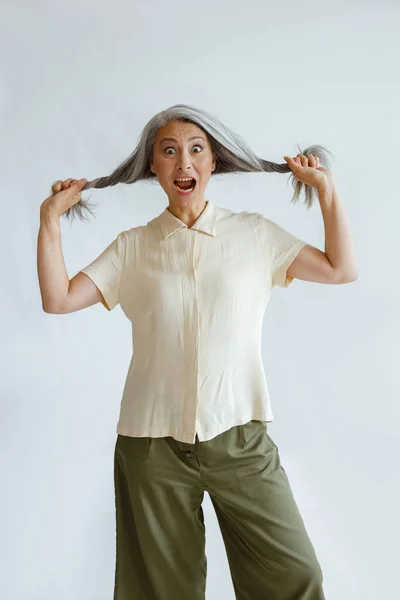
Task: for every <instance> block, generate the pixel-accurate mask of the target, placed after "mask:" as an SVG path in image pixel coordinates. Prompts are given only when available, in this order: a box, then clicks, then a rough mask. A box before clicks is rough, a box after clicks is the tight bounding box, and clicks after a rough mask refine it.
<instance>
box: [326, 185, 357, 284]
mask: <svg viewBox="0 0 400 600" xmlns="http://www.w3.org/2000/svg"><path fill="white" fill-rule="evenodd" d="M318 198H319V202H320V206H321V211H322V218H323V221H324V228H325V254H326V256H327V258H328V260H329V262H330V263H331V265H332V267H333V269H334V270H335V271H336V272H337V273H341V274H342V276H343V278H344V280H350V281H352V280H354V279H357V277H358V274H357V265H356V257H355V253H354V247H353V240H352V236H351V233H350V225H349V222H348V220H347V216H346V213H345V210H344V207H343V205H342V203H341V201H340V199H339V194H338V190H337V187H336V184H335V183H334V182H332V184H331V185H329V186H325V187H323V188H321V189H319V190H318Z"/></svg>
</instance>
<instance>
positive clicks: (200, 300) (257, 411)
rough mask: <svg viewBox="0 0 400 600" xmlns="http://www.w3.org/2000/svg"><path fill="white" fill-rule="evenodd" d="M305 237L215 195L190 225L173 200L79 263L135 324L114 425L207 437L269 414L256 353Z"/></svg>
mask: <svg viewBox="0 0 400 600" xmlns="http://www.w3.org/2000/svg"><path fill="white" fill-rule="evenodd" d="M306 245H307V243H306V242H304V241H302V240H301V239H299V238H297V237H295V236H294V235H293V234H291V233H289V232H288V231H286V230H285V229H283V228H282V227H280V226H279V225H277V224H276V223H275V222H273V221H271V220H269V219H267V218H266V217H264V216H263V215H262V214H261V213H252V212H247V211H244V212H239V213H237V212H233V211H231V210H229V209H227V208H220V207H218V206H216V205H214V204H213V203H212V202H210V201H207V204H206V206H205V208H204V210H203V212H202V213H201V215H200V216H199V217H198V219H197V221H196V222H195V223H194V225H192V227H190V228H189V227H187V225H186V224H185V223H183V222H182V221H181V220H180V219H178V218H177V217H175V216H174V215H173V214H172V213H171V212H170V211H169V210H168V208H165V210H164V211H163V212H162V213H161V214H160V215H159V216H157V217H156V218H154V219H153V220H151V221H150V222H148V223H147V225H140V226H138V227H132V228H131V229H129V230H126V231H122V232H121V233H119V234H118V236H117V237H116V238H115V239H114V241H113V242H111V244H110V245H109V246H108V247H107V248H106V249H105V250H104V251H103V252H102V253H101V254H100V255H99V256H98V257H97V258H95V260H94V261H93V262H91V263H90V264H89V265H88V266H87V267H86V268H84V269H82V272H83V273H85V274H86V275H87V276H89V277H90V279H91V280H92V281H93V282H94V283H95V285H96V286H97V287H98V288H99V290H100V291H101V293H102V295H103V298H104V306H105V307H106V308H107V309H108V310H113V308H114V307H115V306H117V304H120V305H121V308H122V310H123V312H124V313H125V315H126V316H127V318H128V319H129V320H130V321H131V324H132V342H133V354H132V358H131V362H130V365H129V370H128V374H127V378H126V382H125V386H124V391H123V395H122V399H121V407H120V416H119V421H118V424H117V433H119V434H121V435H127V436H134V437H136V436H137V437H143V436H150V437H164V436H172V437H174V438H175V439H176V440H180V441H182V442H189V443H194V442H195V435H196V433H197V435H198V439H199V440H200V441H205V440H210V439H211V438H213V437H215V436H217V435H218V434H220V433H222V432H223V431H225V430H227V429H230V428H231V427H233V426H234V425H241V424H244V423H247V422H248V421H250V420H252V419H257V420H260V421H265V422H269V421H273V420H274V418H273V414H272V409H271V404H270V398H269V393H268V387H267V381H266V376H265V372H264V366H263V361H262V356H261V334H262V324H263V318H264V313H265V309H266V306H267V304H268V301H269V299H270V296H271V292H272V289H273V288H274V286H275V285H278V286H280V287H283V288H286V287H288V286H289V284H290V283H291V282H292V281H293V279H292V278H290V277H288V276H287V275H286V271H287V269H288V267H289V265H290V264H291V263H292V261H293V260H294V259H295V257H296V256H297V254H298V253H299V252H300V250H301V249H302V248H303V247H304V246H306Z"/></svg>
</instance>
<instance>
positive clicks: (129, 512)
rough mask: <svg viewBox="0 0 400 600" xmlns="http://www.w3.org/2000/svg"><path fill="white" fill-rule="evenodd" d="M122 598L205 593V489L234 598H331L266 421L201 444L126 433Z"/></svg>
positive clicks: (119, 546)
mask: <svg viewBox="0 0 400 600" xmlns="http://www.w3.org/2000/svg"><path fill="white" fill-rule="evenodd" d="M114 478H115V479H114V481H115V506H116V567H115V587H114V600H178V599H179V600H204V599H205V588H206V575H207V558H206V555H205V526H204V516H203V509H202V506H201V504H202V501H203V497H204V491H207V492H208V494H209V496H210V499H211V501H212V503H213V506H214V509H215V512H216V516H217V519H218V523H219V526H220V529H221V534H222V538H223V542H224V545H225V548H226V553H227V559H228V563H229V568H230V573H231V577H232V583H233V587H234V591H235V597H236V600H324V598H325V596H324V593H323V588H322V571H321V568H320V565H319V562H318V560H317V557H316V554H315V551H314V548H313V546H312V544H311V541H310V539H309V537H308V535H307V532H306V529H305V526H304V522H303V520H302V517H301V515H300V513H299V510H298V508H297V505H296V502H295V499H294V497H293V494H292V491H291V488H290V484H289V481H288V477H287V475H286V472H285V470H284V468H283V467H282V465H281V463H280V458H279V451H278V448H277V446H276V445H275V443H274V442H273V441H272V439H271V438H270V436H269V435H268V433H267V424H266V423H264V422H262V421H256V420H253V421H249V422H248V423H246V424H245V425H237V426H234V427H232V428H231V429H229V430H227V431H225V432H223V433H221V434H220V435H218V436H216V437H215V438H213V439H211V440H208V441H204V442H200V441H199V440H198V438H197V436H196V440H195V443H194V444H189V443H185V442H179V441H177V440H175V439H174V438H172V437H170V436H169V437H162V438H150V437H142V438H139V437H128V436H122V435H118V438H117V441H116V445H115V471H114Z"/></svg>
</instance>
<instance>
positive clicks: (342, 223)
mask: <svg viewBox="0 0 400 600" xmlns="http://www.w3.org/2000/svg"><path fill="white" fill-rule="evenodd" d="M284 158H285V160H287V162H288V164H289V166H290V168H291V169H292V171H293V172H294V176H296V177H297V179H299V180H300V181H302V182H303V183H306V184H309V185H312V186H313V187H315V188H316V189H317V191H318V199H319V203H320V206H321V211H322V217H323V220H324V227H325V252H322V251H321V250H319V249H318V248H315V247H314V246H311V245H308V246H305V247H304V248H303V249H302V250H301V251H300V252H299V254H298V255H297V256H296V258H295V260H294V261H293V262H292V264H291V265H290V267H289V268H288V275H289V276H291V277H296V278H297V279H303V280H305V281H315V282H318V283H348V282H350V281H355V280H356V279H357V278H358V273H357V265H356V258H355V254H354V248H353V242H352V238H351V234H350V227H349V223H348V220H347V217H346V213H345V211H344V208H343V206H342V204H341V202H340V199H339V194H338V191H337V188H336V182H335V180H334V177H333V174H332V173H331V172H330V171H328V170H327V169H323V168H321V167H319V158H318V157H314V156H313V155H312V154H308V155H307V156H304V155H303V154H298V155H297V157H296V158H294V159H293V158H290V157H288V156H285V157H284Z"/></svg>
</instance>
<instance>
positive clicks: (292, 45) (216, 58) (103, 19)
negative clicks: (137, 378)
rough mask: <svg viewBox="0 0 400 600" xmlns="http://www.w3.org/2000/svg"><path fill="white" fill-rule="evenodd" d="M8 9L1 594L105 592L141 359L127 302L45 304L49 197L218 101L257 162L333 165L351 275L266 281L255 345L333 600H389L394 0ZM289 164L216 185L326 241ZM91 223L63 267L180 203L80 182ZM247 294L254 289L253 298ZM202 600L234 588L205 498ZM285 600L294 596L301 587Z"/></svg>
mask: <svg viewBox="0 0 400 600" xmlns="http://www.w3.org/2000/svg"><path fill="white" fill-rule="evenodd" d="M277 4H278V3H272V2H270V3H269V2H265V1H261V0H259V1H255V0H248V1H246V2H244V3H241V2H237V1H236V2H233V3H232V2H225V1H223V2H211V1H210V0H203V2H201V3H200V4H199V3H187V2H181V1H180V0H178V1H175V2H173V3H172V2H171V3H165V2H160V1H159V0H157V1H155V2H142V3H138V2H136V3H134V4H132V3H131V2H128V1H122V0H116V1H114V2H113V3H110V2H107V3H105V2H100V3H99V2H98V1H96V2H95V1H94V0H90V1H85V2H77V1H76V0H72V1H71V0H70V1H68V2H64V1H61V0H58V1H54V0H52V1H50V0H47V1H44V0H41V1H35V2H31V3H28V2H11V1H4V0H3V2H2V3H1V18H0V32H1V35H0V49H1V59H0V60H1V80H2V85H1V86H0V114H1V121H2V126H1V130H2V135H1V138H2V139H1V163H0V164H1V167H0V170H1V190H2V193H1V201H2V202H1V206H2V212H1V219H0V232H1V249H2V251H1V273H2V276H1V284H2V285H1V289H2V293H1V295H0V302H1V310H0V319H1V356H0V358H1V368H2V376H1V380H0V396H1V412H0V427H1V429H0V444H1V464H0V467H1V494H0V514H1V536H0V540H1V541H0V565H1V576H0V596H1V597H2V598H7V600H54V599H55V598H57V600H71V599H74V600H110V599H111V598H112V590H113V583H114V566H115V563H114V560H115V523H114V518H115V514H114V490H113V474H112V469H113V451H114V444H115V440H116V424H117V420H118V414H119V407H120V398H121V395H122V389H123V385H124V382H125V377H126V373H127V369H128V365H129V361H130V358H131V350H132V348H131V330H130V323H129V321H128V320H127V319H126V318H125V316H124V314H123V312H122V310H121V308H120V307H119V306H118V307H117V308H116V309H115V310H114V311H113V312H112V313H109V312H108V311H107V310H106V309H105V308H104V306H102V305H101V304H98V305H96V306H94V307H90V308H88V309H85V310H83V311H79V312H77V313H72V314H69V315H50V314H46V313H44V312H43V310H42V307H41V298H40V290H39V285H38V279H37V267H36V248H37V233H38V227H39V207H40V204H41V203H42V202H43V200H44V199H45V198H46V197H47V196H48V195H49V193H50V187H51V185H52V183H53V182H54V181H55V180H57V179H67V178H68V177H74V178H80V177H87V178H88V179H93V178H95V177H99V176H102V175H108V174H109V173H110V172H111V171H112V170H113V169H114V168H115V167H116V166H117V165H118V164H119V163H120V162H121V161H122V160H124V159H125V158H126V157H127V156H128V155H129V154H130V153H131V152H132V150H133V149H134V147H135V146H136V143H137V139H138V136H139V134H140V132H141V130H142V128H143V127H144V125H145V123H147V121H148V120H149V119H150V118H151V117H152V116H153V115H154V114H155V113H156V112H158V111H160V110H162V109H164V108H167V107H168V106H171V105H173V104H176V103H186V104H193V105H195V106H198V107H199V108H203V109H205V110H208V111H210V112H212V113H213V114H215V115H216V116H217V117H218V118H220V119H221V120H222V121H224V122H225V123H226V124H227V125H228V126H230V127H231V128H232V129H234V130H235V131H236V132H237V133H238V134H239V135H241V136H242V137H244V138H245V139H246V141H247V142H248V143H249V144H250V146H251V147H252V148H253V149H254V151H255V152H257V154H258V155H259V156H261V157H262V158H265V159H267V160H271V161H274V162H278V163H284V159H283V155H284V154H289V155H290V156H295V155H296V154H297V152H298V150H297V144H299V145H300V147H301V148H302V149H303V148H305V147H307V146H309V145H311V144H322V145H324V146H326V147H327V148H328V149H329V150H330V151H332V152H333V154H334V161H333V163H332V170H333V171H334V174H335V177H336V181H337V184H338V190H339V194H340V198H341V201H342V203H343V205H344V207H345V210H346V213H347V216H348V219H349V222H350V226H351V231H352V235H353V239H354V244H355V249H356V256H357V263H358V269H359V278H358V280H357V281H355V282H352V283H350V284H346V285H338V286H335V285H321V284H316V283H309V282H304V281H299V280H296V281H294V283H293V284H292V285H291V286H290V288H288V289H285V290H282V289H280V288H275V290H274V292H273V295H272V299H271V302H270V304H269V306H268V308H267V311H266V315H265V320H264V326H263V357H264V362H265V369H266V374H267V379H268V385H269V389H270V393H271V400H272V408H273V411H274V416H275V421H274V423H272V424H270V425H269V426H268V432H269V433H270V435H271V436H272V438H273V439H274V441H275V442H276V443H277V445H278V447H279V450H280V456H281V461H282V464H283V465H284V467H285V470H286V472H287V474H288V476H289V479H290V482H291V485H292V489H293V492H294V495H295V498H296V501H297V503H298V506H299V508H300V511H301V513H302V516H303V518H304V521H305V524H306V527H307V530H308V532H309V535H310V538H311V540H312V542H313V544H314V547H315V550H316V552H317V555H318V558H319V561H320V563H321V566H322V569H323V573H324V587H325V592H326V595H327V598H328V599H337V598H340V600H376V599H377V598H389V597H393V594H394V593H395V592H394V590H395V589H397V571H398V535H399V527H398V518H397V510H396V506H399V475H398V473H399V469H398V458H399V451H398V446H399V436H398V429H399V418H400V407H399V404H400V403H399V398H400V384H399V377H398V373H399V350H400V349H399V333H400V327H399V325H400V316H399V308H398V303H399V300H398V298H399V293H400V286H399V278H398V271H399V260H400V241H399V219H400V201H399V192H398V181H397V179H396V178H397V170H398V164H399V161H400V142H399V139H400V117H399V101H400V82H399V76H398V63H399V58H400V52H399V50H400V42H399V35H398V33H399V26H400V8H399V5H397V4H396V3H395V2H388V1H386V2H377V1H376V2H362V3H361V2H350V3H349V2H346V3H344V2H341V1H340V2H336V3H335V4H334V5H328V3H321V2H309V1H307V2H300V3H297V2H282V3H279V4H278V5H277ZM288 180H289V175H288V174H277V173H275V174H272V173H261V174H242V175H235V176H224V177H220V178H215V179H212V180H211V181H210V183H209V186H208V188H207V193H206V198H207V199H210V200H212V201H213V202H214V203H215V204H217V205H218V206H221V207H227V208H229V209H231V210H235V211H241V210H247V211H256V212H262V213H263V214H264V215H265V216H267V217H268V218H270V219H272V220H274V221H276V222H277V223H279V224H280V225H282V226H283V227H285V228H286V229H288V230H289V231H291V232H293V233H294V234H296V235H298V236H299V237H301V238H302V239H305V240H307V241H308V242H309V243H311V244H313V245H315V246H317V247H318V248H320V249H321V250H324V225H323V220H322V216H321V210H320V207H319V204H318V202H317V204H316V205H315V206H314V207H313V208H312V209H311V210H309V211H308V210H307V209H306V207H305V205H304V203H303V201H304V195H302V197H301V202H300V203H298V204H295V205H294V204H292V203H290V199H291V197H292V193H293V189H292V186H291V184H290V183H288ZM89 196H90V197H91V200H92V202H94V203H96V204H97V207H96V210H97V218H91V220H90V221H89V222H80V221H74V222H73V224H72V225H70V224H69V223H68V222H67V221H66V219H65V218H62V219H61V222H62V243H63V252H64V258H65V262H66V266H67V270H68V274H69V276H70V278H72V277H73V276H74V275H75V274H76V273H77V272H78V271H79V270H80V269H82V268H83V267H84V266H86V265H87V264H88V263H89V262H91V261H92V260H93V259H94V258H95V257H96V256H97V255H98V254H99V253H100V252H101V251H102V250H103V249H104V248H105V247H106V246H107V245H108V244H109V243H110V242H111V240H112V239H114V238H115V237H116V235H117V234H118V233H119V232H120V231H122V230H125V229H128V228H130V227H134V226H137V225H142V224H146V223H147V222H148V221H150V220H151V219H152V218H154V217H155V216H156V215H158V214H159V213H160V212H161V211H162V210H164V208H165V207H166V206H167V204H168V199H167V197H166V196H165V194H164V192H163V190H162V188H161V187H160V186H159V185H151V184H146V183H137V184H134V185H130V186H127V185H118V186H115V187H114V188H108V189H104V190H89V191H87V192H84V193H83V197H84V198H88V197H89ZM249 293H250V290H249ZM203 508H204V511H205V519H206V531H207V557H208V580H207V599H208V600H232V598H233V595H234V594H233V586H232V583H231V579H230V574H229V567H228V563H227V558H226V554H225V550H224V546H223V542H222V538H221V535H220V531H219V528H218V524H217V520H216V516H215V514H214V511H213V507H212V504H211V502H210V499H209V497H208V496H207V494H205V498H204V504H203ZM288 600H289V599H288Z"/></svg>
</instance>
